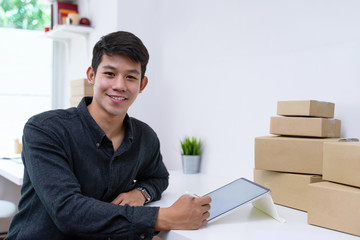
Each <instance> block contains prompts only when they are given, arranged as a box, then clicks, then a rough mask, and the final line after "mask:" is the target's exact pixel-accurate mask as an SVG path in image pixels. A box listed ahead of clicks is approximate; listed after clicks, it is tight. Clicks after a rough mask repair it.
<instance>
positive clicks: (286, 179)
mask: <svg viewBox="0 0 360 240" xmlns="http://www.w3.org/2000/svg"><path fill="white" fill-rule="evenodd" d="M321 180H322V179H321V176H319V175H306V174H295V173H283V172H273V171H267V170H260V169H254V182H256V183H258V184H260V185H262V186H264V187H267V188H269V189H270V190H271V193H270V194H271V197H272V199H273V200H274V202H275V203H277V204H280V205H284V206H287V207H291V208H296V209H299V210H302V211H307V209H308V186H309V184H310V183H315V182H320V181H321Z"/></svg>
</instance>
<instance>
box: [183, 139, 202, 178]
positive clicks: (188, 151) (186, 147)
mask: <svg viewBox="0 0 360 240" xmlns="http://www.w3.org/2000/svg"><path fill="white" fill-rule="evenodd" d="M180 146H181V150H182V155H181V158H182V166H183V172H184V173H186V174H188V173H198V172H199V171H200V161H201V147H202V144H201V141H200V140H198V139H197V138H195V137H192V138H189V137H186V138H185V139H184V140H180Z"/></svg>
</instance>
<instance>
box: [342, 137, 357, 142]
mask: <svg viewBox="0 0 360 240" xmlns="http://www.w3.org/2000/svg"><path fill="white" fill-rule="evenodd" d="M358 141H359V139H358V138H340V139H339V142H358Z"/></svg>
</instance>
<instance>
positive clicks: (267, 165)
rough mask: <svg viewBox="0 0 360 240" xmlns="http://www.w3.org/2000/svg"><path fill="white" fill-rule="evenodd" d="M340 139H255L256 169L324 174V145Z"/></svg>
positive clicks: (266, 137)
mask: <svg viewBox="0 0 360 240" xmlns="http://www.w3.org/2000/svg"><path fill="white" fill-rule="evenodd" d="M338 140H339V139H338V138H304V137H281V136H265V137H257V138H255V168H257V169H265V170H273V171H281V172H294V173H308V174H322V168H323V143H324V142H337V141H338Z"/></svg>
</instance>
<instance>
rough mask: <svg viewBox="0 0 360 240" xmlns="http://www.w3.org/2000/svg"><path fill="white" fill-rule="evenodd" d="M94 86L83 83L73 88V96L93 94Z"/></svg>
mask: <svg viewBox="0 0 360 240" xmlns="http://www.w3.org/2000/svg"><path fill="white" fill-rule="evenodd" d="M92 95H93V87H92V86H91V85H89V84H88V85H85V86H84V85H83V86H77V87H72V88H71V96H92Z"/></svg>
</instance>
